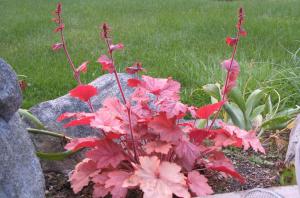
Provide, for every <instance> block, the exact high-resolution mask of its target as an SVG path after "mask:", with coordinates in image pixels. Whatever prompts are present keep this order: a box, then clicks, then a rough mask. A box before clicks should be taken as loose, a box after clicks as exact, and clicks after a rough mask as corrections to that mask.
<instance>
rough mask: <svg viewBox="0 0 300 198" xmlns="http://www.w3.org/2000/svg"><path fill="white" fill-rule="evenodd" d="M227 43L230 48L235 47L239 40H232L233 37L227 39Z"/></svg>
mask: <svg viewBox="0 0 300 198" xmlns="http://www.w3.org/2000/svg"><path fill="white" fill-rule="evenodd" d="M226 43H227V45H229V46H231V47H232V46H235V45H236V43H237V38H232V37H226Z"/></svg>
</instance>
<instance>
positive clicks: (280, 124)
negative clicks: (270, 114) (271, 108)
mask: <svg viewBox="0 0 300 198" xmlns="http://www.w3.org/2000/svg"><path fill="white" fill-rule="evenodd" d="M290 120H291V117H290V116H286V115H284V116H278V117H274V118H272V119H270V120H267V121H265V122H264V123H263V124H262V125H261V127H262V128H263V129H264V130H276V129H282V128H284V127H286V126H287V124H288V123H289V121H290Z"/></svg>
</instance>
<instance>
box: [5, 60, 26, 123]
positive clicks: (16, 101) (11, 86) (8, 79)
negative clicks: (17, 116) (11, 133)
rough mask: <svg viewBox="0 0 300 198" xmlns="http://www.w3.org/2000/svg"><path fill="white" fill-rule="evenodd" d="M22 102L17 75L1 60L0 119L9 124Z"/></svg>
mask: <svg viewBox="0 0 300 198" xmlns="http://www.w3.org/2000/svg"><path fill="white" fill-rule="evenodd" d="M21 102H22V93H21V89H20V86H19V84H18V80H17V76H16V73H15V72H14V71H13V69H12V67H11V66H10V65H8V64H7V63H6V62H5V61H4V60H3V59H1V58H0V117H1V118H3V119H4V120H5V121H7V122H8V121H9V119H10V118H11V117H12V116H13V115H14V113H15V112H16V111H17V110H18V108H19V107H20V105H21Z"/></svg>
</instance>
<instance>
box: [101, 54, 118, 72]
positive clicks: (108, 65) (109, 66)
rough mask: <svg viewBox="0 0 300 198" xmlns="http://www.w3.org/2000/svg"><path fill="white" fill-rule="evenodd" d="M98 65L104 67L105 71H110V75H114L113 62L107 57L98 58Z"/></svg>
mask: <svg viewBox="0 0 300 198" xmlns="http://www.w3.org/2000/svg"><path fill="white" fill-rule="evenodd" d="M98 63H100V64H101V65H102V70H103V71H108V72H109V73H113V72H114V71H115V66H114V65H113V61H112V60H111V59H109V58H108V57H107V56H106V55H101V56H100V57H99V58H98Z"/></svg>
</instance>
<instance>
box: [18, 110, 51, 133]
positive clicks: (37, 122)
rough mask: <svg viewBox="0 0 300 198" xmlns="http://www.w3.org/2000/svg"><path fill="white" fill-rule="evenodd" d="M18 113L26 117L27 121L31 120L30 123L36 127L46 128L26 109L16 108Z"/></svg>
mask: <svg viewBox="0 0 300 198" xmlns="http://www.w3.org/2000/svg"><path fill="white" fill-rule="evenodd" d="M18 112H19V114H20V116H21V117H23V118H25V119H27V120H28V121H29V122H31V123H32V124H34V126H35V127H36V128H37V129H46V127H45V126H44V124H43V123H42V122H41V121H40V120H39V119H38V118H37V117H35V116H34V115H32V114H31V113H30V112H29V111H28V110H26V109H19V110H18Z"/></svg>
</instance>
